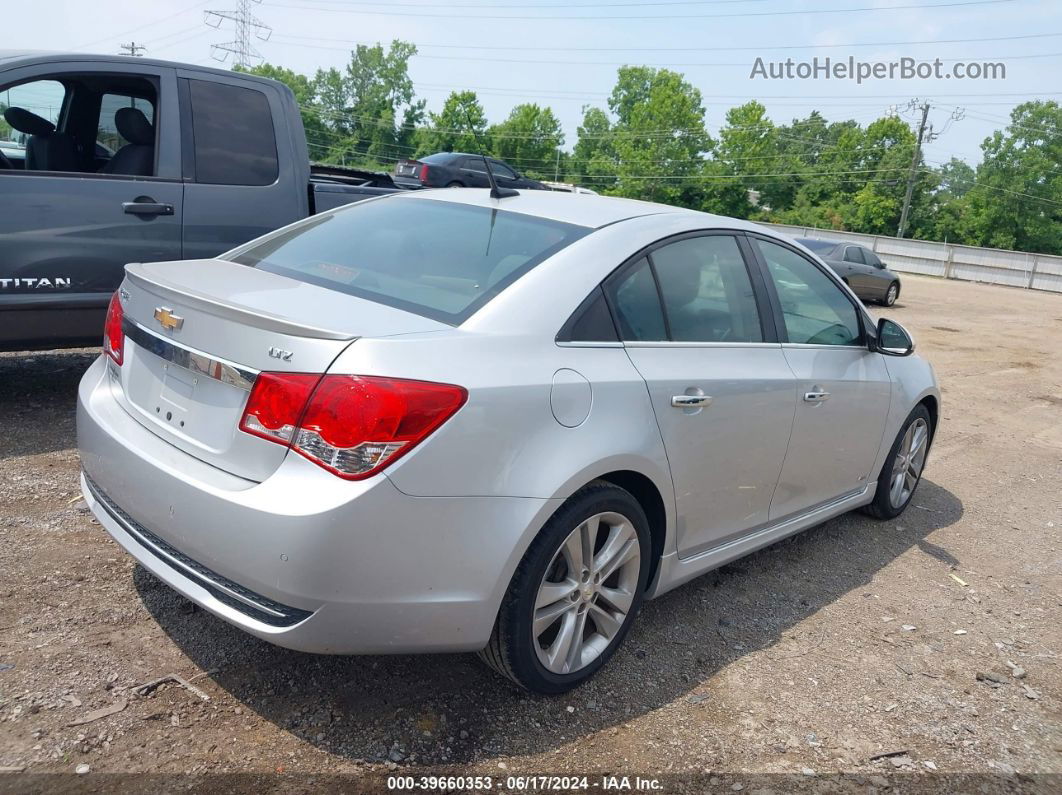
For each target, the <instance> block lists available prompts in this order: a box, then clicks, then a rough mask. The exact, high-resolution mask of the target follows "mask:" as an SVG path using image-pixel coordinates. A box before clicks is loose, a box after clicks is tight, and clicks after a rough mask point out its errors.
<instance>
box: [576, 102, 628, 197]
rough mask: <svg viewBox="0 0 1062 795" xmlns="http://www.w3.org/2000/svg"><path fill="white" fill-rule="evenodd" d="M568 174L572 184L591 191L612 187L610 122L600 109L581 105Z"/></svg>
mask: <svg viewBox="0 0 1062 795" xmlns="http://www.w3.org/2000/svg"><path fill="white" fill-rule="evenodd" d="M576 134H577V136H578V137H577V139H576V142H575V147H574V148H573V150H572V158H571V165H570V170H569V171H568V174H569V175H570V179H571V180H572V181H573V182H576V183H577V184H579V185H584V186H585V187H588V188H592V189H594V190H602V191H603V190H608V189H609V188H611V187H613V186H614V185H615V184H616V177H615V173H616V153H615V152H614V151H613V148H612V139H613V137H614V133H613V132H612V122H611V121H610V120H609V118H608V114H607V113H605V111H603V110H601V108H594V107H590V106H585V107H584V108H583V123H582V124H580V125H579V127H578V128H577V129H576Z"/></svg>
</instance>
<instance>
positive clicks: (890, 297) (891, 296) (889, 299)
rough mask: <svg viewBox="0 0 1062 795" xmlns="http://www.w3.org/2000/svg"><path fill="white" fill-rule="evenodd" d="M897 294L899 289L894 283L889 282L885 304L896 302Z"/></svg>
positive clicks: (889, 304)
mask: <svg viewBox="0 0 1062 795" xmlns="http://www.w3.org/2000/svg"><path fill="white" fill-rule="evenodd" d="M898 295H899V290H898V289H897V288H896V285H895V284H890V285H889V292H888V293H887V294H886V296H885V305H886V306H892V305H893V304H895V303H896V298H897V296H898Z"/></svg>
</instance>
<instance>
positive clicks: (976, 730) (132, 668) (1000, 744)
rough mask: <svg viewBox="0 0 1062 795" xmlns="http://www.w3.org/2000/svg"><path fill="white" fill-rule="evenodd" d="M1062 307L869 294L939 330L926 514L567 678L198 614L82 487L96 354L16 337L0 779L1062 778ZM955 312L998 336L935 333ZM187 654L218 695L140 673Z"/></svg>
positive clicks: (782, 563)
mask: <svg viewBox="0 0 1062 795" xmlns="http://www.w3.org/2000/svg"><path fill="white" fill-rule="evenodd" d="M1060 302H1062V296H1058V295H1051V294H1046V293H1034V292H1027V291H1022V290H1014V289H1006V288H996V287H987V286H983V285H970V284H963V283H960V282H945V281H941V280H933V279H923V278H917V277H913V276H909V277H905V278H904V306H903V307H899V306H897V307H893V308H891V309H888V310H874V311H875V312H876V313H878V314H888V315H889V316H892V317H895V318H896V319H897V320H899V321H900V322H902V323H903V324H904V325H905V326H907V327H908V328H910V329H911V331H912V333H914V334H915V335H916V337H917V338H918V339H919V340H920V341H924V342H926V343H928V344H927V345H926V348H925V350H926V351H927V353H926V355H927V356H928V357H929V358H930V359H931V360H932V362H933V364H934V366H935V368H936V371H937V374H938V377H939V378H940V381H941V383H942V386H943V391H944V400H943V422H942V425H941V428H940V431H939V433H938V437H937V441H936V444H935V447H934V449H933V452H932V453H931V455H930V459H929V463H928V468H927V479H926V480H925V481H923V483H922V485H921V486H920V488H919V491H918V493H917V494H916V496H915V499H914V501H913V504H912V506H911V507H910V508H909V509H908V511H907V512H906V513H905V514H904V515H903V516H902V517H900V518H899V519H898V520H895V521H891V522H877V521H873V520H871V519H868V518H867V517H865V516H862V515H859V514H851V515H847V516H843V517H840V518H838V519H836V520H833V521H831V522H828V523H826V524H824V525H822V526H820V527H818V528H815V529H813V530H810V531H808V532H806V533H804V534H801V535H800V536H797V537H796V538H793V539H790V540H788V541H786V542H783V543H781V544H778V545H776V546H774V547H771V548H769V549H766V550H763V551H761V552H760V553H757V554H755V555H753V556H751V557H749V558H746V559H744V560H742V561H739V562H738V563H736V564H734V565H731V566H727V567H725V568H723V569H721V570H719V571H717V572H715V573H713V574H711V575H708V576H706V577H703V578H701V579H699V580H696V581H694V582H692V583H690V584H688V585H687V586H685V587H683V588H680V589H679V590H677V591H675V592H673V593H671V594H669V595H667V596H665V597H663V598H661V599H659V600H656V601H654V602H652V603H650V604H648V605H647V606H646V608H645V610H644V612H643V614H642V615H641V616H640V618H639V621H638V623H637V624H636V626H635V627H634V630H633V632H632V633H631V635H630V637H629V639H628V641H627V643H626V645H625V647H624V648H623V649H621V651H620V653H619V654H618V655H617V656H616V658H615V660H614V661H613V662H612V663H611V664H610V665H609V666H608V667H607V668H606V669H605V670H604V671H602V673H601V675H600V676H599V677H598V678H597V679H595V680H594V681H593V682H591V683H590V684H589V685H587V686H586V687H583V688H582V689H580V690H578V691H576V692H574V693H571V694H569V695H567V696H564V697H562V698H540V697H534V696H528V695H526V694H523V693H519V692H516V691H514V690H513V689H511V688H510V687H509V686H508V685H506V683H505V682H503V681H502V680H501V679H499V678H498V677H496V676H495V675H493V674H492V673H490V672H489V671H487V670H486V669H485V668H484V667H482V666H481V665H480V664H479V663H478V662H477V661H476V660H475V659H473V658H472V657H471V656H434V657H430V656H429V657H412V656H402V657H378V658H373V657H346V658H343V657H317V656H311V655H306V654H299V653H296V652H290V651H286V650H283V649H278V648H276V647H273V646H270V645H268V644H266V643H263V642H261V641H258V640H255V639H252V638H250V637H249V636H246V635H244V634H243V633H241V632H239V631H238V630H236V629H233V628H232V627H230V626H229V625H227V624H225V623H224V622H222V621H220V620H218V619H215V618H214V617H212V616H211V615H209V614H206V613H204V612H202V611H200V610H197V609H193V607H192V606H191V605H190V604H189V603H188V602H186V601H185V600H184V599H182V598H180V597H179V596H178V595H177V594H175V593H174V592H173V591H171V590H170V589H169V588H167V587H165V586H164V585H162V584H160V583H159V582H157V581H156V580H154V579H153V578H152V577H151V576H150V575H148V574H147V573H146V572H144V571H143V570H142V569H139V568H138V567H137V566H136V565H135V564H134V563H133V562H132V560H131V559H130V558H129V557H128V556H127V555H126V554H124V553H123V552H122V550H121V549H120V548H119V547H118V546H117V545H116V544H114V543H113V542H112V541H110V539H109V538H108V536H107V535H106V533H104V532H103V531H102V530H101V528H100V527H99V526H98V525H97V524H95V523H94V522H93V520H92V518H91V516H90V515H89V514H88V513H87V512H86V510H85V507H84V504H83V503H82V502H81V501H80V500H79V498H78V485H77V477H78V470H79V467H78V460H77V454H76V451H75V438H74V417H73V408H74V396H75V390H76V385H77V381H78V378H79V376H80V373H81V372H82V371H83V370H84V369H85V367H86V366H87V365H88V363H89V362H90V361H91V358H92V356H93V355H94V352H92V351H75V352H63V353H35V354H29V355H23V356H16V355H2V356H0V439H2V440H3V442H2V447H0V768H13V769H18V768H21V769H23V770H24V771H25V772H23V773H21V774H3V773H0V777H2V776H5V775H6V776H7V778H5V779H3V781H2V783H0V788H3V786H4V785H5V784H6V785H7V786H9V787H12V786H15V782H16V780H17V779H16V778H14V777H15V776H23V777H25V776H28V775H32V774H38V773H40V774H44V773H65V774H73V772H74V771H75V770H76V769H77V767H78V766H79V765H88V766H89V768H90V770H91V771H92V773H93V774H96V773H132V772H139V773H149V772H150V773H161V774H168V775H173V774H185V773H195V774H206V773H220V772H224V773H247V774H253V775H254V776H259V777H262V778H258V779H256V778H250V779H240V781H242V782H244V783H243V784H239V785H233V786H232V788H233V789H244V790H246V791H262V790H263V789H265V788H268V787H274V788H275V787H278V786H279V787H281V788H282V789H284V788H286V785H284V784H278V783H277V782H283V781H288V780H289V779H285V778H278V777H279V776H295V775H298V774H300V773H309V772H313V773H324V774H331V773H335V774H348V775H352V776H354V777H356V778H362V779H364V780H368V779H365V777H367V776H371V775H375V774H378V773H381V772H383V773H386V772H390V771H392V770H398V771H399V772H403V773H410V774H413V775H420V774H425V773H429V772H432V771H450V772H453V771H458V772H466V773H480V774H492V775H495V776H497V775H503V774H509V773H543V772H552V773H564V772H573V771H587V772H590V771H611V772H620V773H629V774H631V775H634V774H636V773H641V774H649V773H658V774H663V775H666V774H669V773H671V774H679V773H681V774H693V773H696V774H699V775H706V774H705V771H715V772H717V773H718V772H719V771H722V773H720V775H723V776H724V778H722V779H721V781H722V782H724V784H725V787H726V788H727V789H728V790H729V786H730V784H729V782H731V781H733V780H735V778H738V779H739V778H740V776H746V777H747V776H749V775H751V774H778V773H788V774H794V775H796V776H803V775H805V774H806V772H807V771H811V772H812V773H815V774H817V775H825V774H829V773H838V772H844V773H852V774H858V775H860V776H864V777H877V778H880V777H881V776H882V775H892V774H895V773H897V772H903V771H921V772H922V773H929V772H930V771H932V770H934V769H935V770H936V771H938V772H944V771H974V772H981V773H1000V774H1005V775H1011V774H1012V773H1013V772H1014V771H1016V772H1017V773H1018V774H1027V773H1028V774H1033V773H1045V772H1062V709H1060V703H1062V701H1060V700H1062V669H1060V665H1062V663H1060V658H1062V629H1060V628H1062V541H1060V535H1059V533H1060V529H1062V438H1060V437H1059V435H1058V434H1057V432H1055V431H1052V430H1051V428H1052V427H1054V428H1057V427H1059V425H1062V413H1060V412H1059V411H1058V410H1057V408H1056V407H1057V406H1058V405H1060V404H1062V400H1060V399H1059V398H1058V397H1057V396H1056V393H1058V391H1059V385H1060V384H1062V353H1060V351H1059V350H1058V348H1057V346H1056V345H1054V344H1053V342H1052V340H1049V339H1048V336H1049V335H1045V334H1044V333H1043V330H1044V327H1045V326H1047V325H1050V323H1051V321H1052V320H1053V319H1055V318H1056V314H1057V312H1058V307H1059V306H1060ZM933 323H935V324H941V323H944V324H947V325H931V324H933ZM1000 329H1005V330H1006V334H1005V335H1001V333H1000ZM953 331H961V332H962V333H963V334H964V335H966V337H967V338H968V339H970V340H982V341H983V346H981V347H976V346H975V347H972V348H971V349H970V350H959V349H956V348H955V347H953V346H949V345H948V344H946V343H940V337H941V332H953ZM935 343H940V344H935ZM1033 360H1035V361H1037V362H1039V363H1040V365H1039V367H1038V368H1037V369H1032V368H1031V367H1029V366H1028V364H1027V363H1028V362H1030V361H1033ZM1036 437H1038V439H1039V440H1038V442H1037V443H1036V444H1029V443H1028V440H1030V439H1032V438H1036ZM170 673H173V674H177V675H178V676H179V677H181V678H183V679H184V680H186V681H187V682H189V683H190V684H191V685H192V687H194V688H195V689H198V690H201V691H202V694H203V695H206V696H207V697H208V699H204V698H202V697H200V695H199V694H197V693H196V692H195V690H192V689H190V688H188V687H186V686H184V685H182V684H181V683H179V682H177V681H174V680H169V681H167V682H164V683H161V684H159V685H158V686H157V687H154V688H149V689H148V690H146V691H140V690H138V689H137V686H138V685H142V684H144V683H147V682H151V681H153V680H156V679H158V678H159V677H162V676H164V675H166V674H170ZM979 675H980V676H979ZM193 677H198V678H196V679H194V680H193ZM121 705H124V706H121ZM105 713H106V714H105ZM89 717H91V718H92V720H90V721H88V722H83V723H80V724H78V721H79V720H80V721H85V720H86V719H87V718H89ZM22 780H28V779H22ZM71 780H73V779H71ZM85 780H86V781H89V780H91V779H85ZM743 780H745V781H746V784H747V783H748V779H747V778H746V779H743ZM861 780H864V781H871V780H872V778H865V779H861ZM169 781H172V779H169ZM263 781H264V782H267V784H268V787H267V786H266V785H262V784H261V782H263ZM304 781H305V780H304ZM247 782H251V783H247ZM269 782H272V783H269ZM743 786H744V785H743ZM756 786H760V785H756ZM762 786H763V787H764V788H773V789H775V790H776V791H777V790H778V789H779V788H781V789H788V788H789V787H786V786H784V785H780V784H778V782H777V781H775V782H774V784H773V785H772V784H771V783H767V784H764V785H762ZM978 786H980V784H978ZM306 787H307V791H312V787H310V786H309V785H306ZM719 787H720V785H719V783H718V782H716V784H711V780H710V779H709V780H707V781H704V785H703V787H701V786H700V785H698V787H697V788H696V789H694V790H691V791H703V790H705V789H712V790H713V791H715V790H718V789H719ZM753 788H756V787H753ZM960 789H961V787H960ZM971 789H973V785H971ZM862 791H865V790H862Z"/></svg>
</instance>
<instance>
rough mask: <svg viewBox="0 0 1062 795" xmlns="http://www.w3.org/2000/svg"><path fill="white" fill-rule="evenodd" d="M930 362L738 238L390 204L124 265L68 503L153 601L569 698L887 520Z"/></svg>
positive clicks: (739, 231) (450, 204)
mask: <svg viewBox="0 0 1062 795" xmlns="http://www.w3.org/2000/svg"><path fill="white" fill-rule="evenodd" d="M913 347H914V345H913V343H912V341H911V338H910V337H909V336H908V334H907V333H906V332H905V331H904V330H903V329H902V328H901V327H900V326H899V325H897V324H896V323H894V322H891V321H889V320H882V321H880V322H879V323H874V322H873V321H872V320H871V318H870V316H869V315H867V314H866V312H865V310H864V309H863V307H862V305H861V304H860V302H859V301H858V299H857V298H856V297H855V296H854V295H853V293H852V292H851V291H850V290H849V289H848V288H847V287H846V286H845V285H844V284H843V283H842V282H841V281H840V280H839V279H838V278H837V277H836V276H835V275H834V274H833V273H832V272H831V271H830V269H829V268H828V267H826V266H825V265H824V264H823V263H822V261H821V260H819V259H818V258H817V257H816V256H815V255H814V254H812V253H811V252H810V251H808V250H807V249H806V248H803V247H802V246H800V245H799V244H796V243H794V242H793V241H791V240H789V239H787V238H784V237H781V236H779V235H777V234H775V233H772V232H769V231H767V230H764V229H762V228H760V227H757V226H755V225H752V224H749V223H746V222H743V221H736V220H733V219H730V218H721V217H718V216H712V215H706V214H703V213H698V212H693V211H688V210H683V209H678V208H674V207H665V206H661V205H655V204H647V203H641V202H633V201H627V200H623V199H615V198H606V197H599V196H586V195H574V194H562V193H553V192H539V191H529V192H526V193H524V194H522V195H518V196H511V197H507V198H500V199H495V198H491V196H490V195H489V194H488V192H487V191H481V190H465V191H453V190H449V191H445V190H444V191H420V192H416V193H410V194H401V195H395V196H388V197H383V198H380V199H373V200H369V201H365V202H362V203H359V204H356V205H352V206H348V207H346V208H342V209H339V210H336V211H334V212H331V213H326V214H323V215H319V216H315V217H313V218H310V219H308V220H306V221H303V222H300V223H298V224H295V225H293V226H290V227H287V228H284V229H281V230H279V231H277V232H274V233H272V234H270V235H267V236H265V237H263V238H260V239H258V240H255V241H252V242H251V243H248V244H246V245H244V246H242V247H240V248H238V249H236V250H234V251H232V252H230V253H228V254H226V255H225V256H223V257H220V258H218V259H216V260H204V261H191V262H168V263H153V264H134V265H129V266H128V267H127V269H126V278H125V280H124V282H123V283H122V285H121V288H120V289H119V290H118V292H117V293H116V294H115V296H114V298H113V300H112V302H111V306H110V310H109V312H108V317H107V322H106V329H105V334H104V353H103V355H102V356H101V357H100V358H99V360H98V361H96V362H95V363H94V364H93V365H92V367H91V368H90V369H89V371H88V372H87V373H86V374H85V376H84V379H83V380H82V382H81V387H80V394H79V402H78V441H79V446H80V450H81V459H82V465H83V467H84V474H83V481H82V488H83V490H84V493H85V496H86V499H87V500H88V502H89V505H90V506H91V508H92V510H93V512H94V513H95V515H96V516H97V517H98V519H99V520H100V522H101V524H102V525H103V526H104V527H105V528H106V529H107V531H108V532H109V533H110V534H111V535H112V536H113V537H114V538H115V539H116V540H117V541H118V542H119V543H120V544H121V545H122V546H123V547H124V548H125V549H126V550H127V551H128V552H129V553H130V554H132V555H133V556H134V557H135V558H136V559H137V560H138V561H139V562H140V563H141V564H142V565H143V566H144V567H145V568H146V569H148V570H150V571H151V572H153V573H154V574H155V575H156V576H157V577H158V578H159V579H161V580H163V581H164V582H166V583H168V584H169V585H170V586H171V587H172V588H174V589H175V590H177V591H179V592H180V593H182V594H184V595H185V596H186V597H188V598H189V599H191V600H192V601H194V602H196V603H197V604H199V605H201V606H202V607H204V608H205V609H207V610H209V611H210V612H212V613H214V614H215V615H217V616H220V617H221V618H222V619H224V620H226V621H228V622H230V623H232V624H235V625H236V626H238V627H241V628H242V629H244V630H246V631H247V632H249V633H251V634H253V635H256V636H258V637H260V638H264V639H266V640H268V641H271V642H273V643H277V644H280V645H282V646H287V647H290V648H293V649H301V650H305V651H312V652H323V653H342V654H363V653H364V654H382V653H392V652H454V651H476V652H479V653H480V654H481V656H482V657H483V659H484V660H485V661H486V662H487V663H489V664H490V665H491V666H493V667H494V668H495V669H497V670H498V671H499V672H500V673H502V674H503V675H505V676H507V677H509V678H511V679H512V680H513V681H515V682H516V683H518V684H519V685H521V686H523V687H525V688H528V689H530V690H534V691H538V692H543V693H559V692H563V691H565V690H568V689H570V688H572V687H574V686H576V685H578V684H579V683H580V682H583V681H585V680H586V679H587V678H589V677H590V676H592V675H593V674H594V673H595V672H596V671H597V670H598V669H599V668H601V666H602V665H604V664H605V663H606V662H607V661H608V659H609V657H611V656H612V654H613V653H614V652H615V650H616V648H617V647H618V646H619V644H620V643H622V641H623V638H624V636H625V635H626V634H627V632H628V631H629V629H630V627H631V623H632V621H633V619H634V617H635V615H636V613H637V612H638V609H639V606H640V605H641V603H642V601H643V600H644V599H647V598H652V597H655V596H659V595H660V594H662V593H665V592H666V591H668V590H670V589H672V588H675V587H676V586H678V585H680V584H682V583H684V582H686V581H688V580H690V579H692V578H694V577H696V576H698V575H700V574H703V573H704V572H706V571H709V570H711V569H714V568H716V567H718V566H721V565H723V564H725V563H727V562H729V561H732V560H734V559H736V558H739V557H741V556H743V555H746V554H748V553H749V552H752V551H753V550H755V549H758V548H760V547H763V546H765V545H768V544H772V543H774V542H776V541H778V540H779V539H782V538H785V537H786V536H789V535H792V534H793V533H796V532H799V531H801V530H803V529H805V528H807V527H811V526H813V525H816V524H819V523H821V522H823V521H825V520H827V519H829V518H831V517H834V516H837V515H838V514H841V513H844V512H846V511H850V510H853V509H856V508H858V509H862V510H863V511H865V512H866V513H869V514H870V515H871V516H874V517H878V518H889V517H894V516H897V515H898V514H899V513H901V512H902V511H903V510H904V508H906V507H907V505H908V503H909V502H910V500H911V496H912V494H913V492H914V490H915V488H916V487H917V485H918V482H919V478H920V477H921V475H922V471H923V468H924V466H925V462H926V454H927V452H928V450H929V446H930V443H931V441H932V438H933V432H934V429H935V428H936V424H937V419H938V417H939V416H940V393H939V391H938V389H937V385H936V382H935V379H934V375H933V371H932V369H931V368H930V366H929V365H928V364H927V363H926V362H925V361H923V360H921V359H920V358H918V357H917V356H913V355H911V354H912V351H913Z"/></svg>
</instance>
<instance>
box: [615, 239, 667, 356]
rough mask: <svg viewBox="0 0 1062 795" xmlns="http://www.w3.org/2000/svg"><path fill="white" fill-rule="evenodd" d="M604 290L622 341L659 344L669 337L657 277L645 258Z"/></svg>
mask: <svg viewBox="0 0 1062 795" xmlns="http://www.w3.org/2000/svg"><path fill="white" fill-rule="evenodd" d="M606 289H607V291H608V295H609V298H610V300H611V301H612V306H613V307H615V310H616V321H617V322H618V323H619V327H620V335H621V336H622V337H623V339H624V340H627V341H632V342H659V341H661V340H666V339H667V338H668V334H667V325H666V324H665V322H664V310H663V309H662V308H661V306H660V293H659V291H658V290H657V288H656V277H655V276H654V275H653V269H652V268H651V267H650V265H649V260H648V259H646V258H645V257H642V258H641V259H640V260H638V261H637V262H636V263H634V265H632V266H631V267H629V268H627V269H626V270H625V271H624V272H623V273H621V274H620V275H619V277H618V278H615V279H613V280H611V281H610V282H609V283H608V286H607V288H606Z"/></svg>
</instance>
